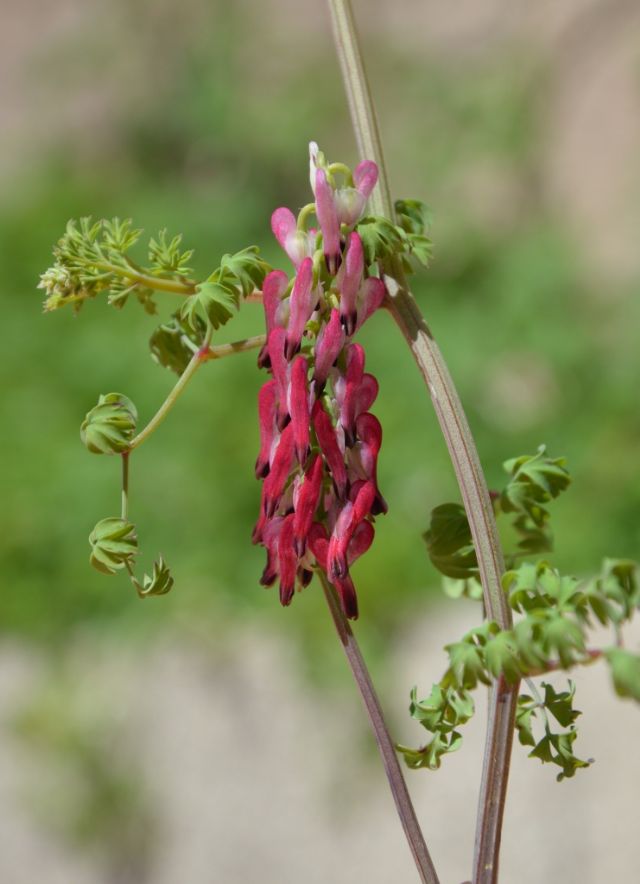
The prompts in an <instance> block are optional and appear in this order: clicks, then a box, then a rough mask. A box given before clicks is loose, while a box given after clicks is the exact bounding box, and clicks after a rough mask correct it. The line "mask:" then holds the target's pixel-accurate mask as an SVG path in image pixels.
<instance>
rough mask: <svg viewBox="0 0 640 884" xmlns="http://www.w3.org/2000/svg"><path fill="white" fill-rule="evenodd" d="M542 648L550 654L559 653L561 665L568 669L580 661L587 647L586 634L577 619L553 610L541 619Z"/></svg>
mask: <svg viewBox="0 0 640 884" xmlns="http://www.w3.org/2000/svg"><path fill="white" fill-rule="evenodd" d="M539 625H540V628H541V638H542V648H543V650H544V651H545V652H546V654H547V655H548V656H552V655H553V654H557V656H558V659H559V661H560V665H561V666H562V667H563V668H565V669H567V668H569V667H570V666H573V665H575V664H576V663H579V662H580V661H581V659H582V658H583V657H584V654H585V651H586V648H585V640H584V634H583V632H582V629H581V628H580V626H579V625H578V624H577V623H576V621H575V620H573V619H572V618H570V617H568V616H563V615H562V614H556V613H554V612H551V613H550V614H549V615H548V616H546V617H544V618H541V619H540V621H539Z"/></svg>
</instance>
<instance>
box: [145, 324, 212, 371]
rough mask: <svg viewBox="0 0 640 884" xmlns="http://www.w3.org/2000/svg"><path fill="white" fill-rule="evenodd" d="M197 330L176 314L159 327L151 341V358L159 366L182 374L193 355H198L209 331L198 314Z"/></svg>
mask: <svg viewBox="0 0 640 884" xmlns="http://www.w3.org/2000/svg"><path fill="white" fill-rule="evenodd" d="M193 322H194V325H195V328H192V327H191V326H190V325H189V324H188V323H187V322H185V321H184V320H183V319H181V318H180V316H179V315H178V314H175V315H174V316H173V317H172V318H171V320H170V321H169V322H166V323H164V324H163V325H160V326H158V328H157V329H156V330H155V331H154V332H153V334H152V335H151V337H150V339H149V348H150V349H151V358H152V359H153V360H154V362H157V363H158V365H162V366H164V367H165V368H168V369H170V370H171V371H174V372H175V373H176V374H179V375H180V374H182V373H183V371H184V370H185V368H186V367H187V365H188V364H189V362H190V361H191V359H192V357H193V355H194V354H195V353H197V351H198V350H199V349H200V347H201V346H202V344H203V343H204V338H205V334H206V330H207V325H206V323H205V321H204V320H203V319H202V318H201V317H200V316H199V315H198V314H197V313H196V314H195V315H194V318H193Z"/></svg>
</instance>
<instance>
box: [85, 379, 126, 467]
mask: <svg viewBox="0 0 640 884" xmlns="http://www.w3.org/2000/svg"><path fill="white" fill-rule="evenodd" d="M137 420H138V412H137V411H136V407H135V405H134V404H133V402H132V401H131V400H130V399H128V398H127V397H126V396H123V394H122V393H106V394H105V395H103V396H100V398H99V399H98V404H97V405H95V406H94V407H93V408H92V409H91V411H90V412H89V413H88V414H87V416H86V417H85V419H84V420H83V422H82V425H81V427H80V438H81V439H82V443H83V445H86V447H87V448H88V449H89V451H91V452H93V453H94V454H122V453H123V452H125V451H127V450H128V448H129V443H130V442H131V440H132V439H133V436H134V434H135V431H136V422H137Z"/></svg>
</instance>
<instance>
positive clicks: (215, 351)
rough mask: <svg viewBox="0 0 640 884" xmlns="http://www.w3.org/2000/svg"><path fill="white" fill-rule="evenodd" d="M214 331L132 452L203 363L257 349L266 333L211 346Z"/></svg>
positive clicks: (162, 416) (169, 407)
mask: <svg viewBox="0 0 640 884" xmlns="http://www.w3.org/2000/svg"><path fill="white" fill-rule="evenodd" d="M212 332H213V329H212V328H211V327H209V329H208V331H207V334H206V336H205V339H204V341H203V343H202V346H201V347H200V349H199V350H197V351H196V352H195V353H194V354H193V356H192V357H191V360H190V362H189V364H188V365H187V367H186V368H185V370H184V371H183V372H182V374H181V375H180V377H179V378H178V381H177V383H176V385H175V387H174V388H173V389H172V390H171V392H170V393H169V395H168V396H167V398H166V399H165V400H164V402H163V403H162V405H161V406H160V408H159V409H158V411H157V412H156V413H155V415H154V416H153V417H152V418H151V420H150V421H149V423H148V424H147V425H146V427H145V428H144V429H143V430H141V431H140V432H139V433H138V435H137V436H134V438H133V439H132V440H131V444H130V445H129V451H130V452H131V451H133V450H134V448H138V446H140V445H142V443H143V442H144V441H145V439H148V437H149V436H150V435H151V434H152V433H153V432H155V430H157V429H158V427H159V425H160V424H161V423H162V421H163V420H164V419H165V417H166V416H167V415H168V414H169V412H170V411H171V409H172V408H173V406H174V405H175V404H176V402H177V401H178V399H179V398H180V396H181V394H182V393H183V392H184V389H185V387H186V386H187V384H188V383H189V381H190V380H191V378H192V377H193V376H194V374H195V373H196V372H197V370H198V369H199V368H200V366H201V365H204V363H205V362H211V361H212V360H214V359H223V358H224V357H225V356H232V355H233V354H234V353H244V352H246V351H247V350H255V349H256V348H257V347H262V345H263V344H264V342H265V336H264V335H255V336H254V337H252V338H245V339H244V340H242V341H232V342H231V343H230V344H218V345H217V346H215V347H210V346H209V341H210V340H211V334H212Z"/></svg>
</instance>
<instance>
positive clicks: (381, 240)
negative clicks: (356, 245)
mask: <svg viewBox="0 0 640 884" xmlns="http://www.w3.org/2000/svg"><path fill="white" fill-rule="evenodd" d="M356 230H357V232H358V233H359V234H360V238H361V239H362V246H363V249H364V256H365V261H366V263H367V265H371V264H375V263H376V262H377V261H385V260H388V259H389V258H392V257H393V256H394V255H396V254H398V253H399V252H401V251H403V249H404V240H403V237H402V235H401V232H402V231H400V232H399V231H398V228H396V227H394V225H393V224H392V223H391V221H389V220H388V219H387V218H378V217H367V218H363V219H362V221H360V223H359V224H358V225H357V226H356Z"/></svg>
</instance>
